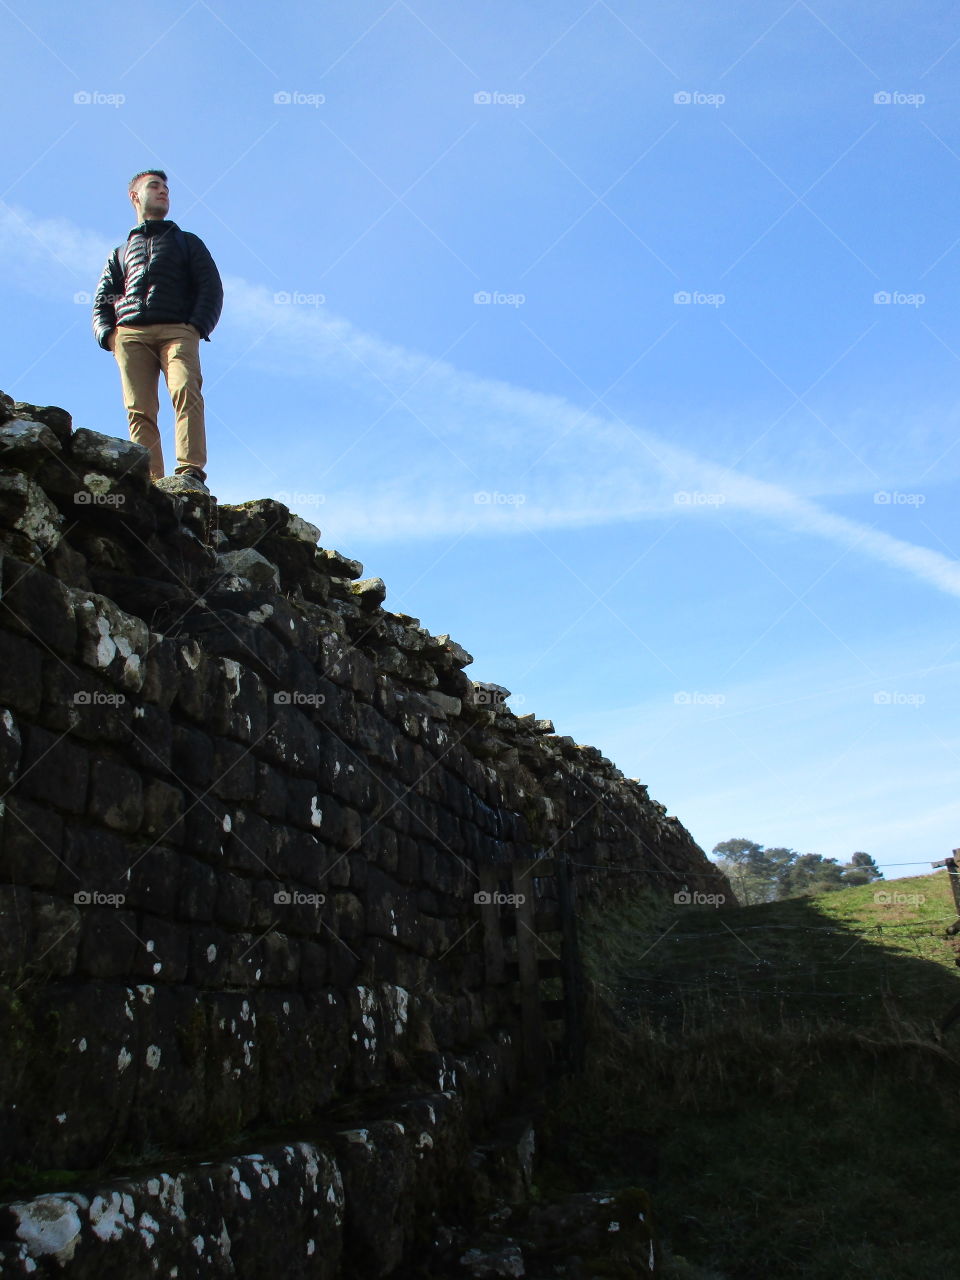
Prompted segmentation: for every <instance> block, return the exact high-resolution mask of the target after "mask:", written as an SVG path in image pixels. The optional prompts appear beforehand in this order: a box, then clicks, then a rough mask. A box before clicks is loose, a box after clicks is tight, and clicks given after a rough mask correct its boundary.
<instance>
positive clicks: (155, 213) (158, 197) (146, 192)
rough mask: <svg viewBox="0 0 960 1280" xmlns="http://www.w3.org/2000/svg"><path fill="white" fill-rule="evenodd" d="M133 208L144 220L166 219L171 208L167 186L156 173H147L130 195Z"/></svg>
mask: <svg viewBox="0 0 960 1280" xmlns="http://www.w3.org/2000/svg"><path fill="white" fill-rule="evenodd" d="M130 198H131V200H132V201H133V207H134V208H135V209H136V210H137V212H138V213H139V214H140V218H141V220H142V219H144V218H165V217H166V216H167V210H168V209H169V208H170V192H169V189H168V188H167V184H166V183H165V182H164V180H163V179H162V178H158V177H157V175H156V174H155V173H147V174H144V176H143V177H142V178H141V179H140V180H139V181H138V182H137V185H136V186H135V187H134V189H133V191H132V192H131V195H130Z"/></svg>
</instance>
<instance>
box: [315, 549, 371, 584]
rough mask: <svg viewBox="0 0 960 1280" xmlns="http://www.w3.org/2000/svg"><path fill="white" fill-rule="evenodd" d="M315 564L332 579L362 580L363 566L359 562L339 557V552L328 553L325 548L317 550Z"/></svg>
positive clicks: (342, 556)
mask: <svg viewBox="0 0 960 1280" xmlns="http://www.w3.org/2000/svg"><path fill="white" fill-rule="evenodd" d="M317 564H318V566H320V567H322V568H323V569H324V570H325V571H326V572H327V573H328V574H329V575H330V576H331V577H332V578H346V579H352V578H362V577H363V565H362V564H361V563H360V561H359V560H351V559H349V558H348V557H347V556H344V555H341V554H340V552H339V551H330V550H329V549H326V548H323V547H321V548H318V550H317Z"/></svg>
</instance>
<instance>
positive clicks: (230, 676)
mask: <svg viewBox="0 0 960 1280" xmlns="http://www.w3.org/2000/svg"><path fill="white" fill-rule="evenodd" d="M220 661H221V662H222V663H223V670H224V674H225V675H226V677H227V680H228V681H229V682H230V683H231V684H232V685H233V693H232V694H231V695H230V697H231V699H233V698H239V697H240V663H239V662H234V660H233V659H232V658H221V659H220Z"/></svg>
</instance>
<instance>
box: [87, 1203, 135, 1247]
mask: <svg viewBox="0 0 960 1280" xmlns="http://www.w3.org/2000/svg"><path fill="white" fill-rule="evenodd" d="M132 1217H133V1198H132V1197H131V1196H129V1195H124V1196H121V1194H120V1192H119V1191H114V1192H112V1193H111V1195H110V1199H109V1201H107V1200H106V1198H105V1197H104V1196H94V1199H93V1203H92V1204H91V1205H90V1227H91V1229H92V1231H93V1234H94V1235H95V1236H96V1237H97V1239H98V1240H102V1241H103V1242H104V1244H109V1243H110V1242H111V1241H115V1240H119V1239H120V1238H121V1237H122V1235H123V1233H124V1231H127V1230H129V1229H130V1226H131V1224H130V1223H129V1222H128V1221H127V1219H128V1218H132Z"/></svg>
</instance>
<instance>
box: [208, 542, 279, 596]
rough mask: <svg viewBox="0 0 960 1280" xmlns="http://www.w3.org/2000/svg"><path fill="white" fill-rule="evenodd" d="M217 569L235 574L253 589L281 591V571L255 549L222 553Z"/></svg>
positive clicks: (247, 548)
mask: <svg viewBox="0 0 960 1280" xmlns="http://www.w3.org/2000/svg"><path fill="white" fill-rule="evenodd" d="M217 568H218V569H219V570H220V571H221V572H222V573H225V574H234V575H235V576H236V577H237V578H240V579H243V580H245V581H246V582H249V583H250V585H251V586H252V587H258V588H260V589H262V590H270V589H272V590H274V591H279V590H280V570H279V569H278V568H277V566H276V565H275V564H271V563H270V561H269V560H268V559H267V558H266V556H262V555H261V554H260V552H259V551H256V550H254V548H253V547H242V548H241V549H240V550H239V551H225V552H223V553H221V554H220V555H218V556H217Z"/></svg>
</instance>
